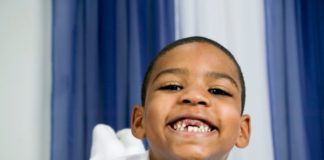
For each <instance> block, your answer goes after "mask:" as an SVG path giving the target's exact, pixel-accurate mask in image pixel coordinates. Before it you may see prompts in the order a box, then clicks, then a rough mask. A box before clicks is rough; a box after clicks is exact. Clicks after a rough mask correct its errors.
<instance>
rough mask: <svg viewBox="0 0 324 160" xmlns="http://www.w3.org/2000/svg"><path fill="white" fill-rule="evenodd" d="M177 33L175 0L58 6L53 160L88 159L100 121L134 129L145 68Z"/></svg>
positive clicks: (56, 2)
mask: <svg viewBox="0 0 324 160" xmlns="http://www.w3.org/2000/svg"><path fill="white" fill-rule="evenodd" d="M174 35H175V33H174V6H173V1H170V0H167V1H165V0H156V1H151V0H144V1H139V0H138V1H134V0H109V1H105V0H102V1H100V0H53V42H52V43H53V45H52V46H53V48H52V59H53V62H52V65H53V66H52V68H53V74H52V77H53V79H52V84H53V86H52V112H51V114H52V117H51V118H52V120H51V122H52V124H51V125H52V126H51V130H52V131H51V132H52V135H51V137H52V139H51V159H52V160H85V159H89V153H90V145H91V131H92V128H93V126H94V125H95V124H97V123H107V124H109V125H111V126H112V127H113V128H114V129H116V130H117V129H121V128H124V127H129V120H130V112H131V109H132V105H134V104H140V87H141V81H142V79H143V75H144V72H145V70H146V67H147V66H148V63H149V61H150V60H151V59H152V58H153V56H154V55H155V54H156V53H157V52H158V50H159V49H161V47H162V46H164V45H166V44H167V43H169V42H171V41H173V40H174Z"/></svg>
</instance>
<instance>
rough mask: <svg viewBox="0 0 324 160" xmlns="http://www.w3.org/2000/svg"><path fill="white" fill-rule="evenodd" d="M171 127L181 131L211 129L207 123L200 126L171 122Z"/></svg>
mask: <svg viewBox="0 0 324 160" xmlns="http://www.w3.org/2000/svg"><path fill="white" fill-rule="evenodd" d="M173 129H175V130H176V131H183V132H201V133H204V132H210V131H211V129H210V127H209V126H207V125H201V126H194V125H187V126H186V125H185V124H184V123H182V122H181V121H180V122H177V123H175V124H173Z"/></svg>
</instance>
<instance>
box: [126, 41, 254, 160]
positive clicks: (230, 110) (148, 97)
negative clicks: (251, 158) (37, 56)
mask: <svg viewBox="0 0 324 160" xmlns="http://www.w3.org/2000/svg"><path fill="white" fill-rule="evenodd" d="M244 101H245V85H244V79H243V75H242V72H241V69H240V66H239V65H238V64H237V62H236V60H235V59H234V57H233V55H232V54H231V53H230V52H229V51H228V50H227V49H225V48H224V47H222V46H221V45H220V44H218V43H216V42H214V41H212V40H210V39H207V38H204V37H189V38H184V39H180V40H177V41H175V42H173V43H171V44H169V45H168V46H166V47H165V48H164V49H162V51H160V53H159V54H158V56H157V57H156V58H155V59H154V60H153V61H152V63H151V65H150V67H149V69H148V71H147V73H146V75H145V78H144V82H143V86H142V106H140V105H138V106H135V107H134V110H133V112H132V122H131V129H132V133H133V135H134V136H135V137H137V138H139V139H143V138H146V139H147V141H148V143H149V159H150V160H178V159H179V160H180V159H181V160H182V159H185V160H200V159H211V160H225V159H226V158H227V157H228V154H229V152H230V150H231V149H232V148H233V146H234V145H236V146H237V147H240V148H242V147H245V146H247V145H248V142H249V137H250V117H249V116H248V115H243V110H244Z"/></svg>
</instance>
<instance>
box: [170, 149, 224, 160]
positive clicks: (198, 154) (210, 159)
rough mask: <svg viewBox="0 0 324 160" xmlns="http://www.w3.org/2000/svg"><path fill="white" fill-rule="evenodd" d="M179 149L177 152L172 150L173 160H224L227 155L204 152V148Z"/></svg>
mask: <svg viewBox="0 0 324 160" xmlns="http://www.w3.org/2000/svg"><path fill="white" fill-rule="evenodd" d="M179 148H181V149H179ZM179 148H178V149H177V150H174V154H173V155H174V157H175V158H174V160H183V159H185V160H226V159H227V157H228V153H212V152H209V151H208V150H206V148H197V147H179Z"/></svg>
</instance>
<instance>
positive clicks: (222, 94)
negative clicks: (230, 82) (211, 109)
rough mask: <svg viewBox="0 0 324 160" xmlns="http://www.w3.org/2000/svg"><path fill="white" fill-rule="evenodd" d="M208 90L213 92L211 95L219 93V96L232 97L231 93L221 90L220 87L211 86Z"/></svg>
mask: <svg viewBox="0 0 324 160" xmlns="http://www.w3.org/2000/svg"><path fill="white" fill-rule="evenodd" d="M208 92H209V93H211V94H213V95H221V96H230V97H232V94H230V93H228V92H226V91H224V90H222V89H219V88H211V89H208Z"/></svg>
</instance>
